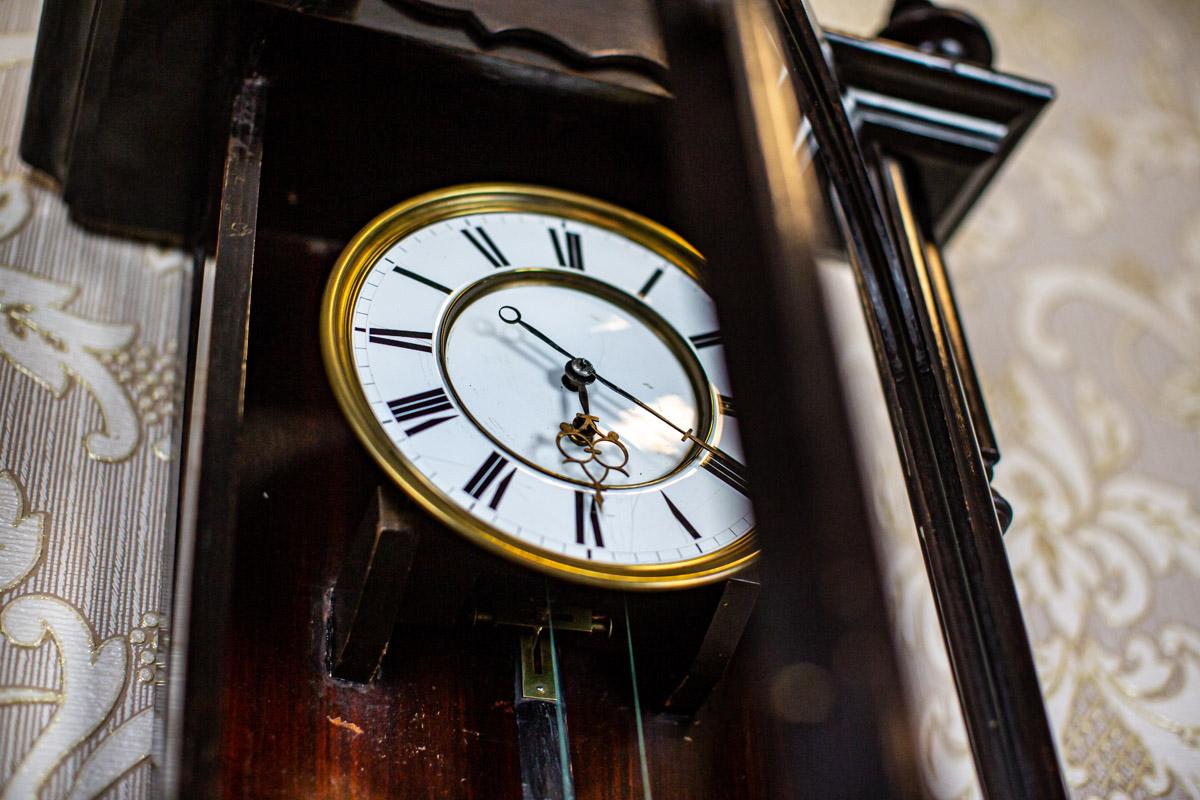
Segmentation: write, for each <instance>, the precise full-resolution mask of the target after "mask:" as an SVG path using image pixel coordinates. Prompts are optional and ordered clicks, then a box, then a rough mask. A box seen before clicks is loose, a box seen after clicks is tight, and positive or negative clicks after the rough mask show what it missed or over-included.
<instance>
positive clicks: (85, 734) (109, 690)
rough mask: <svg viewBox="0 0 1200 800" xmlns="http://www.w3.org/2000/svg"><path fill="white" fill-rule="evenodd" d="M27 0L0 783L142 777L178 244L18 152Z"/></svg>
mask: <svg viewBox="0 0 1200 800" xmlns="http://www.w3.org/2000/svg"><path fill="white" fill-rule="evenodd" d="M40 13H41V7H40V3H39V2H37V1H36V0H0V800H9V799H10V798H11V799H12V800H30V798H42V800H50V799H51V798H54V799H55V800H58V799H59V798H66V799H67V800H82V799H83V798H91V797H96V796H99V795H101V794H104V795H105V796H108V797H114V798H133V797H145V796H148V791H149V786H150V780H149V779H150V767H149V762H148V759H149V755H150V753H151V748H152V743H153V727H154V717H153V714H154V712H153V704H154V693H155V690H156V686H157V685H158V684H159V683H160V682H161V680H162V678H163V675H162V670H163V669H165V664H164V663H163V661H162V658H161V656H160V650H159V648H160V644H163V643H164V639H165V632H166V630H167V619H166V616H165V615H164V614H162V613H161V612H160V611H159V609H160V608H162V607H163V601H162V596H161V589H162V587H161V576H162V564H161V560H162V553H163V544H164V541H165V537H166V536H167V533H168V531H169V526H168V524H167V522H168V519H169V518H170V517H171V516H173V514H171V510H172V508H171V505H170V502H171V492H170V486H171V482H172V475H173V464H172V458H171V453H172V442H173V441H174V434H175V432H176V428H177V425H176V419H177V416H178V415H177V409H178V407H179V396H178V395H179V386H180V384H181V382H182V381H181V378H182V374H181V372H180V366H179V358H178V353H177V341H178V338H179V331H180V309H181V308H184V307H185V306H184V305H183V303H184V300H185V292H186V290H187V287H188V285H189V284H190V280H189V278H188V261H187V259H186V258H185V257H184V256H183V255H182V254H180V253H177V252H172V251H160V250H157V249H155V248H152V247H148V246H145V245H140V244H135V243H131V242H127V241H122V240H119V239H114V238H108V237H104V236H96V235H92V234H87V233H84V232H83V231H81V230H80V229H79V228H78V227H76V226H74V225H72V224H71V223H70V222H69V220H68V219H67V213H66V208H65V207H64V206H63V204H62V202H61V201H60V199H59V197H58V193H57V192H56V191H55V190H54V189H53V188H52V187H48V186H46V185H45V183H44V182H43V181H42V180H41V179H39V178H37V177H35V176H34V175H32V174H31V173H30V171H29V170H28V168H27V167H25V166H24V165H23V164H22V163H21V161H20V159H19V157H18V155H17V142H18V140H19V138H20V129H21V123H22V119H23V116H24V107H25V96H26V93H27V91H28V85H29V77H30V68H31V60H32V56H33V48H34V42H35V32H36V29H37V24H38V20H39V17H40Z"/></svg>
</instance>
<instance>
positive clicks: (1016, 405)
mask: <svg viewBox="0 0 1200 800" xmlns="http://www.w3.org/2000/svg"><path fill="white" fill-rule="evenodd" d="M814 5H815V10H816V12H817V15H818V17H819V18H820V19H821V20H822V21H823V23H824V24H825V25H826V26H827V27H830V28H837V29H842V30H847V31H849V32H852V33H860V34H869V33H870V32H872V31H874V30H877V29H878V28H879V27H880V23H881V21H882V18H883V15H884V14H886V11H887V9H888V8H889V7H890V3H885V2H881V1H880V0H855V1H854V2H846V0H815V2H814ZM951 5H959V6H961V7H965V8H967V9H968V10H970V11H972V12H974V13H976V14H977V15H978V16H979V17H980V18H981V19H982V20H983V21H984V22H985V23H986V24H987V25H988V26H989V28H990V29H991V31H992V33H993V38H994V40H995V42H996V45H997V52H998V54H999V67H1000V68H1002V69H1006V70H1009V71H1013V72H1017V73H1020V74H1025V75H1028V76H1030V77H1035V78H1039V79H1044V80H1047V81H1049V82H1051V83H1053V84H1055V85H1056V86H1057V87H1058V90H1059V99H1058V101H1057V102H1056V103H1055V104H1054V105H1053V106H1052V107H1051V108H1050V110H1049V111H1048V112H1047V113H1046V116H1045V118H1044V119H1043V120H1042V122H1041V123H1040V124H1039V125H1038V127H1037V128H1036V129H1035V130H1034V132H1033V133H1032V134H1031V136H1030V138H1029V140H1028V141H1027V143H1026V144H1025V146H1024V147H1023V148H1022V149H1021V150H1019V151H1018V152H1017V154H1016V156H1015V157H1014V159H1013V161H1012V162H1011V165H1010V167H1009V168H1008V169H1007V170H1006V171H1005V172H1004V173H1003V174H1002V175H1001V176H1000V178H999V180H998V182H997V183H996V185H995V186H994V187H993V188H992V190H991V191H990V192H989V194H988V195H987V196H986V198H985V199H984V201H983V202H982V204H981V205H980V207H979V208H978V209H977V210H976V211H975V212H974V215H973V216H972V217H971V218H970V220H969V222H968V224H967V225H966V227H965V229H964V230H963V232H962V233H961V234H960V236H959V238H958V240H957V241H955V242H953V243H952V244H951V246H950V248H949V252H948V258H949V261H950V268H951V270H952V274H953V277H954V278H955V280H956V288H957V290H958V294H959V297H960V301H961V302H962V304H963V315H964V317H965V322H966V326H967V329H968V333H969V335H970V337H971V342H972V346H973V349H974V353H975V357H976V363H977V366H978V368H979V370H980V372H981V374H982V378H983V381H984V384H985V388H986V390H987V393H988V399H989V401H990V406H991V409H992V414H993V417H994V423H995V426H996V429H997V435H998V437H999V439H1000V443H1001V450H1002V452H1003V459H1002V461H1001V463H1000V466H999V467H998V470H997V477H996V484H997V486H998V487H999V488H1000V490H1001V491H1002V492H1003V493H1004V494H1005V495H1006V496H1007V497H1008V498H1009V499H1010V500H1011V501H1012V503H1013V505H1014V506H1015V507H1016V512H1017V517H1016V522H1015V523H1014V525H1013V528H1012V530H1011V531H1010V532H1009V533H1008V535H1007V545H1008V551H1009V558H1010V560H1011V563H1012V567H1013V570H1014V573H1015V575H1016V578H1017V583H1018V589H1019V591H1020V595H1021V600H1022V605H1023V608H1024V612H1025V616H1026V619H1027V622H1028V625H1029V629H1030V632H1031V636H1032V639H1033V641H1034V646H1035V656H1036V659H1037V665H1038V669H1039V673H1040V676H1041V680H1042V686H1043V689H1044V692H1045V695H1046V702H1047V704H1048V707H1049V710H1050V715H1051V718H1052V723H1053V725H1054V728H1055V732H1056V734H1057V738H1058V742H1059V750H1060V755H1061V757H1062V759H1063V763H1064V767H1065V769H1066V773H1067V778H1068V782H1069V783H1070V785H1071V787H1072V789H1073V794H1074V796H1075V797H1077V798H1091V797H1112V798H1124V797H1129V798H1142V797H1187V798H1197V797H1200V54H1198V52H1197V50H1196V48H1195V44H1196V42H1197V41H1200V3H1195V2H1193V1H1192V0H1123V1H1122V0H1117V1H1116V2H1109V3H1095V2H1090V1H1089V0H1055V2H1053V3H1045V2H1039V0H964V2H961V3H953V4H951ZM865 355H866V352H865V351H862V350H860V351H858V354H857V355H855V354H850V356H849V357H850V358H852V359H854V358H863V357H864V356H865ZM854 374H858V375H861V374H864V373H863V372H862V371H859V370H856V371H854ZM878 410H879V408H878V406H873V407H872V408H869V409H866V411H865V414H864V416H865V423H866V424H874V425H876V426H878V425H880V424H884V425H886V422H885V421H884V420H883V419H882V418H880V416H879V414H878V413H877V412H878ZM867 430H870V428H867ZM873 436H874V437H875V438H876V440H877V441H878V440H883V441H886V436H887V429H886V428H882V429H880V428H878V427H876V428H875V433H874V434H873ZM872 468H873V470H874V471H875V473H876V474H877V475H880V476H886V477H884V478H883V479H882V480H880V481H877V482H876V484H875V487H876V491H877V492H878V494H879V500H880V502H879V504H878V505H879V508H880V516H881V519H882V520H883V523H884V524H883V526H882V527H883V529H884V530H885V531H886V534H885V542H886V547H885V550H886V552H887V553H888V562H889V564H888V571H889V574H890V575H891V579H892V586H891V589H892V595H893V601H894V602H893V608H894V610H895V613H896V618H897V633H898V636H899V638H900V642H901V645H902V647H903V649H904V650H905V653H906V655H907V657H908V668H909V669H908V671H909V675H910V683H911V685H912V693H913V697H914V702H913V709H914V712H915V713H916V715H917V717H918V724H919V731H918V737H919V741H918V746H919V751H920V752H921V753H922V756H923V766H924V768H925V774H926V777H927V780H928V783H929V786H930V788H931V790H932V792H933V794H934V795H935V796H937V797H945V798H958V797H974V796H977V795H978V788H977V787H976V786H975V781H974V775H973V771H972V769H971V764H970V760H969V751H968V750H967V746H966V740H965V738H964V735H963V729H962V722H961V718H960V717H959V715H958V710H957V706H956V703H955V702H954V700H953V697H952V695H950V694H949V693H948V692H946V687H947V685H948V681H949V674H950V673H949V668H948V665H947V662H946V658H945V652H944V648H943V646H942V644H941V639H940V633H939V631H938V628H937V621H936V615H935V614H934V609H933V605H932V601H931V598H930V595H929V590H928V584H927V582H926V581H925V579H924V573H923V571H922V566H921V562H920V554H919V552H918V550H917V548H916V537H915V532H914V531H913V530H912V523H911V519H910V517H909V516H908V512H907V506H906V501H905V499H904V495H903V491H902V488H901V485H900V484H899V481H898V474H897V473H896V472H895V470H897V469H898V465H897V464H896V463H895V458H894V456H891V454H890V453H886V452H875V453H874V454H873V460H872Z"/></svg>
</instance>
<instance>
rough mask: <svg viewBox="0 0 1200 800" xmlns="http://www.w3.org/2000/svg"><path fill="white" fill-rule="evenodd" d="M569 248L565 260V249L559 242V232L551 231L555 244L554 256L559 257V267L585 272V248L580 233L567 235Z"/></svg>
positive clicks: (551, 238)
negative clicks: (581, 242)
mask: <svg viewBox="0 0 1200 800" xmlns="http://www.w3.org/2000/svg"><path fill="white" fill-rule="evenodd" d="M566 238H567V248H566V258H563V247H562V244H561V243H560V242H559V240H558V231H556V230H554V228H551V229H550V241H552V242H554V255H556V256H558V265H559V266H560V267H570V268H571V269H577V270H579V271H581V272H582V271H583V247H582V246H581V244H580V240H579V234H578V233H569V232H568V233H567V234H566Z"/></svg>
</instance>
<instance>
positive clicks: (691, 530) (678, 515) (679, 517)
mask: <svg viewBox="0 0 1200 800" xmlns="http://www.w3.org/2000/svg"><path fill="white" fill-rule="evenodd" d="M659 494H661V495H662V499H663V500H666V501H667V508H669V509H671V514H672V516H674V517H675V519H676V521H678V522H679V524H680V525H682V526H683V529H684V530H685V531H687V532H688V535H689V536H691V537H692V539H693V540H695V539H699V538H700V532H699V531H698V530H696V526H695V525H693V524H692V523H691V522H690V521H689V520H688V518H687V517H685V516H684V515H683V512H682V511H680V510H679V509H678V507H676V505H675V504H674V503H672V502H671V498H669V497H667V493H666V492H659Z"/></svg>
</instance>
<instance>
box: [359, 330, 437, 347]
mask: <svg viewBox="0 0 1200 800" xmlns="http://www.w3.org/2000/svg"><path fill="white" fill-rule="evenodd" d="M367 338H368V340H370V341H371V342H373V343H374V344H386V345H388V346H389V347H403V348H404V349H405V350H417V351H419V352H422V353H432V352H433V345H432V339H433V334H432V333H425V332H424V331H402V330H397V329H396V328H371V329H369V330H368V331H367Z"/></svg>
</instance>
